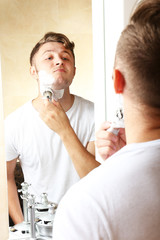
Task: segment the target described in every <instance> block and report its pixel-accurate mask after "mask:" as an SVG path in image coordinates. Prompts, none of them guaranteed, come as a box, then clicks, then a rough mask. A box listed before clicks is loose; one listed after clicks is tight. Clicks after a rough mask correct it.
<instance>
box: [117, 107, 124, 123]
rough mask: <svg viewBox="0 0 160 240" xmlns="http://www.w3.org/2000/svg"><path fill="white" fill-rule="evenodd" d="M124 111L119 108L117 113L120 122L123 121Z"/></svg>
mask: <svg viewBox="0 0 160 240" xmlns="http://www.w3.org/2000/svg"><path fill="white" fill-rule="evenodd" d="M123 116H124V115H123V109H122V108H118V109H117V111H116V117H117V118H118V120H121V119H123Z"/></svg>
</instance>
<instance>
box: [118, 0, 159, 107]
mask: <svg viewBox="0 0 160 240" xmlns="http://www.w3.org/2000/svg"><path fill="white" fill-rule="evenodd" d="M116 65H119V66H120V67H121V70H122V73H123V74H124V77H125V80H126V82H127V84H128V92H129V94H130V96H131V97H132V99H133V100H134V101H136V102H137V103H141V104H144V105H147V106H150V107H153V108H155V109H157V111H160V0H144V1H141V2H140V4H139V5H138V7H137V8H136V9H135V11H134V13H133V14H132V16H131V19H130V23H129V25H128V26H127V27H126V29H125V30H124V31H123V32H122V34H121V37H120V39H119V42H118V45H117V51H116Z"/></svg>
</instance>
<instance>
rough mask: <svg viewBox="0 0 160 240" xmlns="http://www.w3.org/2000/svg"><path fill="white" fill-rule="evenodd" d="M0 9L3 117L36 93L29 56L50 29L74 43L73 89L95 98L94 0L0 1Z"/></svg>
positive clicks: (73, 91) (83, 95) (78, 93)
mask: <svg viewBox="0 0 160 240" xmlns="http://www.w3.org/2000/svg"><path fill="white" fill-rule="evenodd" d="M0 9H1V14H0V32H1V38H0V53H1V62H2V86H3V105H4V117H6V116H7V115H8V114H9V113H11V112H13V111H14V110H15V109H17V108H18V107H19V106H21V105H23V104H24V103H25V102H27V101H28V100H30V99H32V98H34V97H36V96H37V82H36V81H35V80H34V79H32V78H31V76H30V74H29V67H30V65H29V56H30V52H31V50H32V48H33V47H34V45H35V44H36V43H37V42H38V41H39V40H40V39H41V38H42V37H43V35H44V34H45V33H46V32H48V31H55V32H60V33H64V34H65V35H66V36H68V38H69V39H70V40H72V41H74V42H75V57H76V68H77V71H76V76H75V78H74V81H73V83H72V85H71V92H72V93H74V94H76V95H80V96H82V97H84V98H87V99H89V100H91V101H94V91H93V84H94V83H93V73H92V68H93V66H92V9H91V0H81V1H75V0H67V1H66V0H30V1H26V0H1V2H0Z"/></svg>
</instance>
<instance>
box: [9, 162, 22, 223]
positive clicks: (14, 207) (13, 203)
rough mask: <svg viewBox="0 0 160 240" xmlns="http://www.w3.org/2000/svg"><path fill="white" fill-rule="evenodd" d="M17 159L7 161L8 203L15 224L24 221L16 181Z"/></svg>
mask: <svg viewBox="0 0 160 240" xmlns="http://www.w3.org/2000/svg"><path fill="white" fill-rule="evenodd" d="M16 162H17V159H14V160H12V161H8V162H7V183H8V204H9V215H10V217H11V218H12V220H13V222H14V223H15V224H18V223H20V222H22V221H23V214H22V210H21V207H20V202H19V198H18V193H17V186H16V183H15V177H14V170H15V167H16Z"/></svg>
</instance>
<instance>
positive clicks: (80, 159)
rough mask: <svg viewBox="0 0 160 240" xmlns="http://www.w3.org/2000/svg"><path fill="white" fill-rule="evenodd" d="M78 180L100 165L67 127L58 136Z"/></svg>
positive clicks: (70, 128)
mask: <svg viewBox="0 0 160 240" xmlns="http://www.w3.org/2000/svg"><path fill="white" fill-rule="evenodd" d="M60 137H61V139H62V141H63V144H64V145H65V147H66V149H67V151H68V154H69V155H70V158H71V159H72V162H73V164H74V166H75V169H76V171H77V173H78V174H79V176H80V178H82V177H84V176H86V175H87V174H88V173H89V172H90V171H91V170H93V169H94V168H96V167H98V166H99V165H100V163H99V162H97V161H96V160H95V156H94V155H92V154H91V153H90V152H88V151H87V149H86V148H85V147H84V146H83V145H82V143H81V142H80V141H79V139H78V137H77V135H76V134H75V132H74V130H73V129H72V127H69V128H67V129H66V130H65V132H64V133H63V134H62V135H61V136H60Z"/></svg>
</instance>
